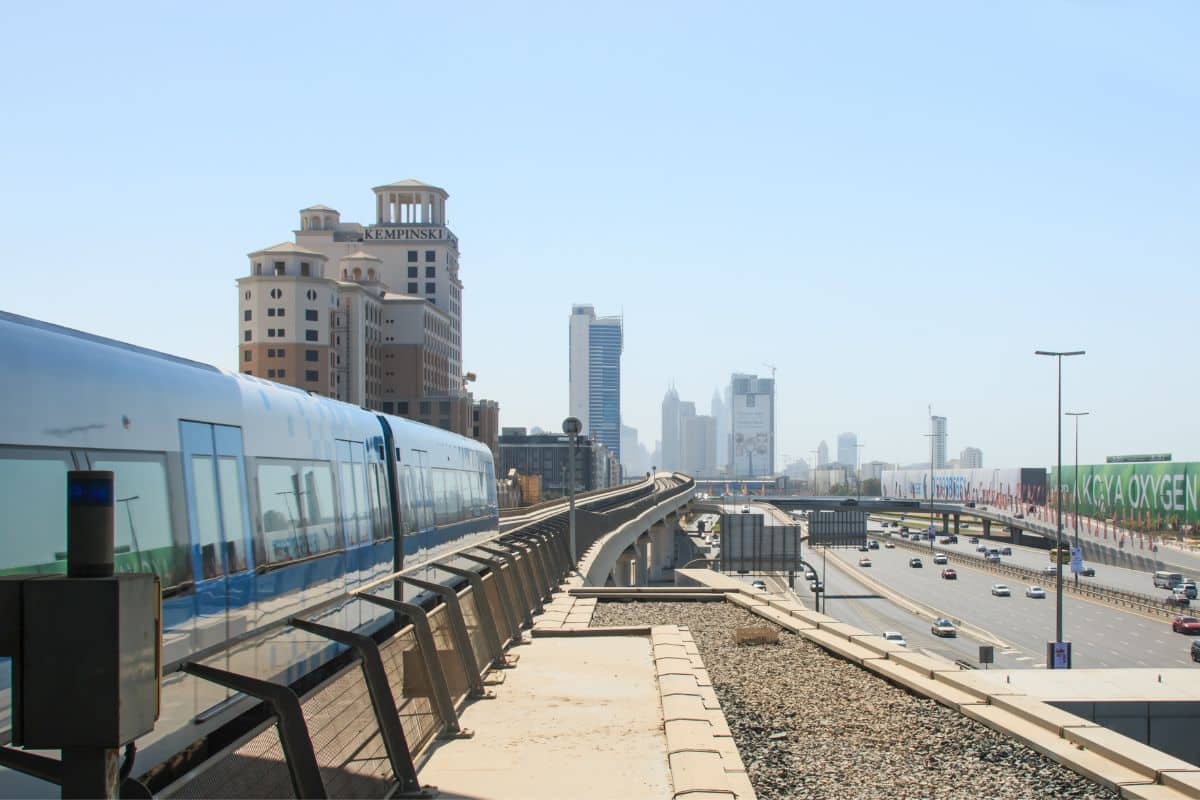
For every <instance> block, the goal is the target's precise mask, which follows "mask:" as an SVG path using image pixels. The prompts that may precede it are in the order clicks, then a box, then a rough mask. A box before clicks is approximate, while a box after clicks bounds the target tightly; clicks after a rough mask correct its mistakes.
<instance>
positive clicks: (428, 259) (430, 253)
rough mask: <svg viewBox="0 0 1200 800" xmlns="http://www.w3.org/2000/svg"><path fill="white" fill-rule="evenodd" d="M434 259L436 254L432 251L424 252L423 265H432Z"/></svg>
mask: <svg viewBox="0 0 1200 800" xmlns="http://www.w3.org/2000/svg"><path fill="white" fill-rule="evenodd" d="M436 258H437V253H435V252H434V251H432V250H426V251H425V263H426V264H432V263H433V262H434V260H435V259H436Z"/></svg>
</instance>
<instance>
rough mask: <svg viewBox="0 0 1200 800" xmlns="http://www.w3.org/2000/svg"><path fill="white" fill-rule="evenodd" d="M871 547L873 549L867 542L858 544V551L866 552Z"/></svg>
mask: <svg viewBox="0 0 1200 800" xmlns="http://www.w3.org/2000/svg"><path fill="white" fill-rule="evenodd" d="M870 549H871V548H869V547H867V546H866V545H865V544H860V545H859V546H858V552H860V553H865V552H867V551H868V550H870Z"/></svg>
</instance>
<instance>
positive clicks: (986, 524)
mask: <svg viewBox="0 0 1200 800" xmlns="http://www.w3.org/2000/svg"><path fill="white" fill-rule="evenodd" d="M983 535H984V536H991V535H992V521H991V520H990V519H985V520H983Z"/></svg>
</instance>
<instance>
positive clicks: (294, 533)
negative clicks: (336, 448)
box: [258, 460, 310, 563]
mask: <svg viewBox="0 0 1200 800" xmlns="http://www.w3.org/2000/svg"><path fill="white" fill-rule="evenodd" d="M297 494H298V485H297V483H296V472H295V470H294V469H293V468H292V465H291V464H286V463H273V464H272V463H265V462H264V461H262V460H260V461H259V464H258V509H259V514H260V515H261V517H260V520H259V523H260V525H261V527H262V538H263V546H264V549H265V554H266V558H267V561H270V562H271V563H278V562H280V561H291V560H292V559H296V558H303V557H304V556H307V555H309V553H310V549H309V546H308V544H309V543H308V537H307V536H306V535H305V532H304V530H303V527H302V526H303V520H302V519H301V518H300V509H299V506H298V505H297V503H296V495H297Z"/></svg>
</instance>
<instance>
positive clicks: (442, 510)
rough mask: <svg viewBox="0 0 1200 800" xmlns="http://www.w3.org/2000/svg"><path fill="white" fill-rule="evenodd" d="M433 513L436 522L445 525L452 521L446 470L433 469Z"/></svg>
mask: <svg viewBox="0 0 1200 800" xmlns="http://www.w3.org/2000/svg"><path fill="white" fill-rule="evenodd" d="M433 514H434V524H436V525H443V524H445V523H447V522H449V521H450V497H449V494H448V493H447V491H446V471H445V470H441V469H435V470H433Z"/></svg>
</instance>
